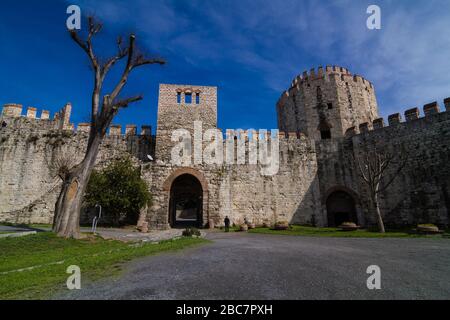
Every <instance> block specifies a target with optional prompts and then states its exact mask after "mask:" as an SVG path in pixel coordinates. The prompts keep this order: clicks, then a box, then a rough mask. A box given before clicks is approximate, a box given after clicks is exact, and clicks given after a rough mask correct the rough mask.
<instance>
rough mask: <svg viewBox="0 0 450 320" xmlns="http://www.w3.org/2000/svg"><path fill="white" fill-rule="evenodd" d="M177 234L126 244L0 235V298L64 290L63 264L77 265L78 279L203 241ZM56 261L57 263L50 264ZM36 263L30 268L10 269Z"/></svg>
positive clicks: (43, 296)
mask: <svg viewBox="0 0 450 320" xmlns="http://www.w3.org/2000/svg"><path fill="white" fill-rule="evenodd" d="M207 242H209V241H207V240H205V239H201V238H180V239H177V240H168V241H161V242H159V243H158V244H151V243H147V244H145V243H139V244H130V243H123V242H120V241H114V240H104V239H102V238H99V237H94V236H92V237H89V238H88V239H84V240H75V239H62V238H58V237H56V236H55V235H54V234H52V233H38V234H36V235H30V236H26V237H21V238H4V239H0V299H46V298H49V297H51V296H52V295H54V294H55V293H57V292H58V291H59V290H64V289H66V290H67V287H66V280H67V278H68V277H69V274H67V273H66V270H67V267H68V266H70V265H77V266H79V267H80V269H81V279H82V283H83V281H86V280H91V281H92V280H97V279H100V278H103V277H107V276H114V275H117V274H119V273H120V271H121V263H123V262H126V261H129V260H132V259H134V258H138V257H143V256H147V255H153V254H157V253H160V252H166V251H172V250H180V249H184V248H187V247H191V246H194V245H199V244H203V243H207ZM55 262H59V264H54V263H55ZM33 266H37V267H35V268H34V269H32V270H24V271H20V272H10V271H12V270H17V269H23V268H29V267H33Z"/></svg>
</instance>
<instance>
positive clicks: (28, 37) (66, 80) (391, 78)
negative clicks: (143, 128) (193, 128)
mask: <svg viewBox="0 0 450 320" xmlns="http://www.w3.org/2000/svg"><path fill="white" fill-rule="evenodd" d="M70 4H77V5H79V6H80V7H81V9H82V13H83V14H91V13H94V14H95V15H96V17H98V18H99V19H101V20H102V21H103V22H104V31H103V32H102V33H101V35H100V36H99V38H98V39H96V46H97V52H99V53H100V54H101V55H104V56H108V55H110V54H112V53H114V40H115V37H116V35H118V34H123V35H126V34H127V33H129V32H135V33H136V35H137V42H138V44H139V45H140V46H141V47H142V48H144V49H145V50H146V51H147V52H149V53H150V54H152V55H158V56H162V57H164V58H166V59H167V60H168V63H167V65H165V66H163V67H160V66H149V67H144V68H142V69H140V70H138V71H137V72H135V73H134V74H132V76H131V78H130V81H129V83H128V86H127V89H126V91H125V94H127V93H128V94H136V93H142V94H143V95H144V97H145V98H144V100H143V101H142V102H140V103H138V104H135V105H132V106H131V107H130V108H128V109H125V110H123V111H121V113H120V114H119V115H118V117H117V119H116V121H115V122H116V123H120V124H123V125H125V124H127V123H135V124H138V125H141V124H151V125H153V126H154V125H155V123H156V112H157V90H158V84H159V83H182V84H197V85H215V86H218V87H219V127H220V128H222V129H225V128H249V127H252V128H267V129H271V128H276V113H275V104H276V101H277V100H278V98H279V96H280V94H281V93H282V91H283V90H285V89H287V88H288V87H289V84H290V82H291V80H292V79H293V78H294V77H295V76H296V75H297V74H300V73H301V72H302V71H303V70H309V69H310V68H312V67H317V66H320V65H327V64H329V65H341V66H345V67H347V68H349V69H350V71H352V72H353V73H356V74H361V75H363V76H364V77H365V78H367V79H368V80H370V81H372V82H373V83H374V85H375V89H376V93H377V97H378V104H379V107H380V113H381V115H382V116H384V117H386V116H387V115H388V114H390V113H393V112H399V111H400V112H403V111H404V110H405V109H407V108H410V107H413V106H418V107H421V106H422V105H423V104H425V103H428V102H431V101H434V100H438V101H439V103H440V104H441V106H442V100H443V98H446V97H448V96H450V1H448V0H427V1H416V0H395V1H394V0H391V1H375V0H371V1H364V0H335V1H323V0H322V1H318V0H311V1H306V0H305V1H303V0H278V1H277V0H267V1H266V0H221V1H216V0H208V1H206V0H183V1H181V0H178V1H175V0H173V1H158V0H152V1H144V0H134V1H133V0H128V1H119V0H117V1H112V0H110V1H92V0H90V1H87V0H78V1H76V0H73V1H70V2H67V1H62V0H61V1H56V0H54V1H39V2H38V1H31V0H30V1H18V0H15V1H12V0H2V6H1V10H0V37H1V40H2V41H1V50H0V70H1V77H0V104H2V105H3V104H4V103H9V102H16V103H20V104H23V105H24V107H26V106H34V107H37V108H38V109H48V110H50V111H52V114H53V113H54V112H55V111H57V110H59V109H60V108H61V107H62V106H63V105H64V104H65V103H66V102H69V101H70V102H72V104H73V108H74V109H73V116H72V121H73V122H75V123H78V122H84V121H86V120H88V115H89V103H90V93H91V86H92V75H91V71H90V70H89V66H88V61H87V60H86V57H85V56H84V53H83V52H82V51H81V50H80V49H79V48H78V47H77V46H76V45H75V44H74V43H73V42H72V41H71V40H70V38H69V36H68V34H67V31H66V29H65V21H66V19H67V14H66V8H67V6H68V5H70ZM370 4H377V5H379V6H380V7H381V10H382V29H381V30H376V31H374V30H368V29H367V28H366V19H367V17H368V14H367V13H366V9H367V7H368V6H369V5H370ZM118 67H119V66H118ZM117 70H118V71H120V68H119V69H117ZM117 76H118V73H117V72H115V73H112V74H111V78H110V81H109V83H113V81H114V79H116V78H117Z"/></svg>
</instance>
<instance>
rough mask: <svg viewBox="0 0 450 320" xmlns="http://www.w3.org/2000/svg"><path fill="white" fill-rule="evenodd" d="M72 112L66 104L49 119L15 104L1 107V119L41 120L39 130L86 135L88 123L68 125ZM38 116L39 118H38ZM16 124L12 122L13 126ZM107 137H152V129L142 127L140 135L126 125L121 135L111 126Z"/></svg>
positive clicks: (119, 129) (47, 114)
mask: <svg viewBox="0 0 450 320" xmlns="http://www.w3.org/2000/svg"><path fill="white" fill-rule="evenodd" d="M71 112H72V104H71V103H67V104H66V105H65V106H64V107H63V108H62V109H61V110H60V111H58V112H55V114H54V115H53V118H52V119H51V114H50V111H48V110H42V111H40V112H39V110H38V109H37V108H35V107H28V108H27V109H26V111H24V108H23V106H22V105H21V104H16V103H7V104H5V105H4V106H3V110H2V113H1V115H2V117H3V118H5V119H6V120H7V119H8V118H11V119H18V118H23V119H27V120H31V121H34V122H36V124H40V123H39V122H40V121H41V120H43V121H45V125H42V124H40V125H39V126H38V127H37V128H39V130H55V129H56V130H64V131H72V132H73V133H74V134H76V133H81V134H88V133H89V132H90V130H91V124H90V123H79V124H78V125H77V126H75V125H74V124H73V123H70V116H71ZM38 114H40V117H38ZM15 123H16V122H13V123H12V125H14V124H15ZM108 135H109V136H151V135H152V127H151V126H149V125H142V126H141V131H140V133H138V132H137V125H134V124H128V125H126V128H125V132H124V133H122V126H121V125H111V127H110V128H109V130H108Z"/></svg>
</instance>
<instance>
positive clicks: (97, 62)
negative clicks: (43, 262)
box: [53, 17, 165, 238]
mask: <svg viewBox="0 0 450 320" xmlns="http://www.w3.org/2000/svg"><path fill="white" fill-rule="evenodd" d="M101 29H102V24H101V23H98V22H97V21H95V19H94V18H93V17H88V29H87V36H86V38H85V39H82V38H81V36H80V35H79V33H78V32H77V31H76V30H71V31H69V32H70V36H71V38H72V40H73V41H75V43H77V44H78V45H79V46H80V48H81V49H83V51H84V52H85V53H86V54H87V56H88V58H89V61H90V64H91V67H92V70H93V73H94V88H93V92H92V101H91V130H90V133H89V139H88V143H87V148H86V151H85V155H84V158H83V160H82V161H81V162H80V163H79V164H77V165H76V166H74V167H72V168H67V171H66V172H64V175H61V178H62V179H63V186H62V189H61V193H60V195H59V197H58V200H57V202H56V204H55V218H54V222H53V231H54V232H56V233H57V234H58V235H59V236H62V237H66V238H67V237H74V238H77V237H79V220H80V209H81V204H82V201H83V195H84V192H85V189H86V186H87V183H88V181H89V177H90V175H91V172H92V169H93V167H94V164H95V161H96V158H97V154H98V151H99V147H100V144H101V142H102V140H103V138H104V136H105V134H106V130H107V128H108V127H109V126H110V124H111V122H112V120H113V119H114V117H115V116H116V114H117V113H118V111H119V110H120V109H121V108H126V107H127V106H128V105H129V104H131V103H133V102H136V101H139V100H142V96H141V95H136V96H132V97H127V98H121V97H120V93H121V91H122V89H123V88H124V86H125V84H126V83H127V80H128V77H129V75H130V73H131V72H132V71H133V70H134V69H136V68H138V67H140V66H144V65H150V64H160V65H162V64H164V63H165V61H164V60H163V59H158V58H155V59H149V58H146V57H145V56H144V54H142V53H140V52H139V51H138V50H137V49H136V46H135V39H136V37H135V35H134V34H131V35H130V36H129V40H128V44H127V45H126V46H124V44H123V40H122V38H121V37H119V38H118V39H117V54H116V55H115V56H113V57H111V58H109V59H106V60H101V59H99V58H98V56H97V55H96V54H95V52H94V48H93V45H92V39H93V37H94V36H96V35H97V34H98V33H99V32H100V31H101ZM122 59H126V65H125V68H124V70H123V72H122V75H121V77H120V80H119V81H118V83H117V84H116V86H115V87H114V89H113V90H112V91H111V92H110V93H108V94H104V95H102V88H103V83H104V80H105V77H106V75H107V74H108V72H109V71H110V70H111V68H112V67H113V66H114V65H115V64H116V63H117V62H118V61H120V60H122Z"/></svg>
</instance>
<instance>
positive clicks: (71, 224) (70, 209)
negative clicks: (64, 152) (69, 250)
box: [53, 135, 101, 238]
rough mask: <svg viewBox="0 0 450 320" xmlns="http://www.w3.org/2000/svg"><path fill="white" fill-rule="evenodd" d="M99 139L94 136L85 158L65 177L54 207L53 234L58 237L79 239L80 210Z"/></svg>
mask: <svg viewBox="0 0 450 320" xmlns="http://www.w3.org/2000/svg"><path fill="white" fill-rule="evenodd" d="M100 141H101V138H100V137H99V135H96V136H95V137H94V138H93V142H92V143H91V144H89V145H88V150H87V152H86V157H85V158H84V159H83V161H82V162H81V163H80V164H79V165H77V166H75V167H74V168H73V169H72V170H71V171H70V172H69V173H68V174H67V176H66V177H65V179H64V181H63V186H62V189H61V193H60V194H59V197H58V201H57V202H56V205H55V217H54V221H53V232H55V233H57V234H58V236H60V237H65V238H79V237H80V210H81V206H82V203H83V196H84V192H85V190H86V187H87V184H88V182H89V177H90V176H91V173H92V170H93V168H94V165H95V160H96V158H97V154H98V151H99V147H100Z"/></svg>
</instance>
